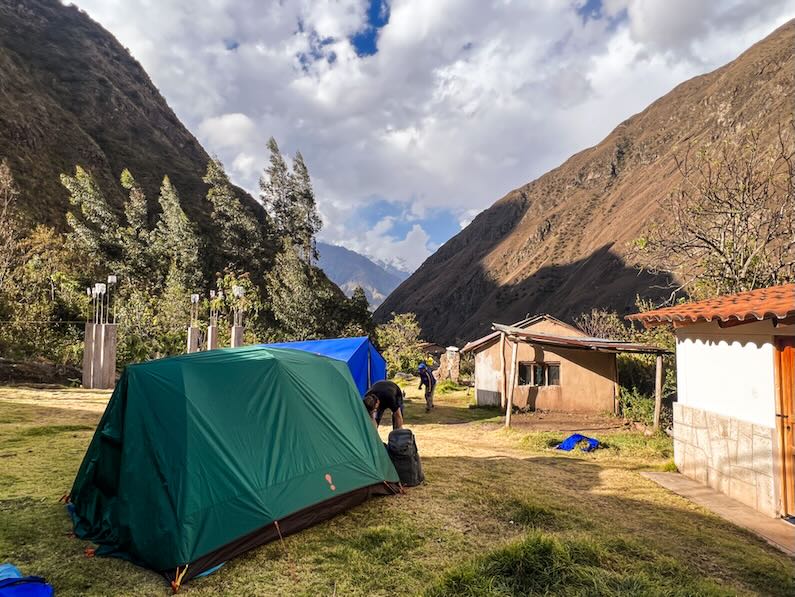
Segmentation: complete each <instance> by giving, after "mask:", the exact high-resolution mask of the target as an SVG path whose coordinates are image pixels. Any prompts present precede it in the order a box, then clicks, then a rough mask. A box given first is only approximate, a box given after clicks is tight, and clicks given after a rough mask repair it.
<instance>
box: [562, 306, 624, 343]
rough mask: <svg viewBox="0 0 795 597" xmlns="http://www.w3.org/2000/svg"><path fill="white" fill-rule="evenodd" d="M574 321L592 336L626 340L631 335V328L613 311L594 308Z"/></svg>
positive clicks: (620, 340)
mask: <svg viewBox="0 0 795 597" xmlns="http://www.w3.org/2000/svg"><path fill="white" fill-rule="evenodd" d="M575 323H576V324H577V327H578V328H580V329H581V330H582V331H583V332H585V333H586V334H588V335H589V336H591V337H592V338H608V339H610V340H617V341H619V342H627V341H629V339H630V338H631V337H632V330H631V329H630V328H629V326H628V325H627V324H626V323H625V322H624V320H622V319H621V317H620V316H619V314H618V313H616V312H615V311H607V310H605V309H596V308H594V309H591V311H590V312H589V313H583V314H582V315H580V316H579V317H577V319H576V320H575Z"/></svg>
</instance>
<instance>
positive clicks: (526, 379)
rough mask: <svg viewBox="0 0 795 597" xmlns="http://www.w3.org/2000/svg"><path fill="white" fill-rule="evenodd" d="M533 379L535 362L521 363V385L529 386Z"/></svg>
mask: <svg viewBox="0 0 795 597" xmlns="http://www.w3.org/2000/svg"><path fill="white" fill-rule="evenodd" d="M532 379H533V363H519V385H520V386H529V385H532V384H531V380H532Z"/></svg>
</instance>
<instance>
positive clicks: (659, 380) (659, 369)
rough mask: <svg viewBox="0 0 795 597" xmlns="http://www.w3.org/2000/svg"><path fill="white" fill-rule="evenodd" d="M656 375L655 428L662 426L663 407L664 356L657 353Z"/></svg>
mask: <svg viewBox="0 0 795 597" xmlns="http://www.w3.org/2000/svg"><path fill="white" fill-rule="evenodd" d="M654 373H655V375H654V428H655V429H659V428H660V410H661V409H662V386H663V356H662V355H661V354H658V355H657V366H656V370H655V372H654Z"/></svg>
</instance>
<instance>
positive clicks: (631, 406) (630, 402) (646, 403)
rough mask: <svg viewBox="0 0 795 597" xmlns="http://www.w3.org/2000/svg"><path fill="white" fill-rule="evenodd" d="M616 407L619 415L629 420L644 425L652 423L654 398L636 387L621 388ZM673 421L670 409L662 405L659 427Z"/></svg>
mask: <svg viewBox="0 0 795 597" xmlns="http://www.w3.org/2000/svg"><path fill="white" fill-rule="evenodd" d="M618 407H619V412H620V414H621V416H623V417H624V418H625V419H629V420H630V421H637V422H638V423H643V424H644V425H653V424H654V398H653V397H652V396H649V395H648V394H644V393H643V392H641V391H640V390H639V389H638V388H636V387H632V388H630V389H627V388H625V387H622V388H621V391H620V393H619V398H618ZM672 422H673V413H672V412H671V409H669V408H668V407H667V406H665V405H663V407H662V409H661V410H660V427H662V428H663V429H665V428H666V427H668V426H669V425H671V424H672Z"/></svg>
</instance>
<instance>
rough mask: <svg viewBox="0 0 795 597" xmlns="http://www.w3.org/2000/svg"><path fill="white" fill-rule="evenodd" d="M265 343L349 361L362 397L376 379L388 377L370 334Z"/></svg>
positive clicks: (274, 346) (273, 346)
mask: <svg viewBox="0 0 795 597" xmlns="http://www.w3.org/2000/svg"><path fill="white" fill-rule="evenodd" d="M262 346H268V347H272V348H292V349H293V350H303V351H305V352H311V353H314V354H321V355H324V356H327V357H329V358H332V359H337V360H338V361H343V362H345V363H347V364H348V369H350V371H351V375H352V376H353V382H354V383H355V384H356V387H357V388H358V389H359V394H360V395H361V396H364V394H365V392H367V390H368V389H369V388H370V386H371V385H373V384H374V383H375V382H377V381H381V380H382V379H386V361H385V360H384V357H382V356H381V353H379V352H378V350H377V349H376V347H375V346H374V345H373V343H372V342H370V338H368V337H367V336H360V337H357V338H330V339H327V340H303V341H299V342H279V343H276V344H263V345H262Z"/></svg>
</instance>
